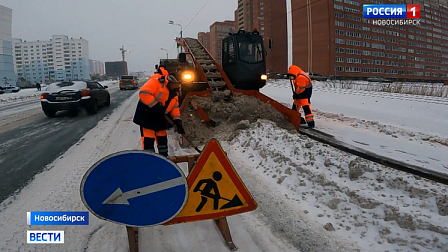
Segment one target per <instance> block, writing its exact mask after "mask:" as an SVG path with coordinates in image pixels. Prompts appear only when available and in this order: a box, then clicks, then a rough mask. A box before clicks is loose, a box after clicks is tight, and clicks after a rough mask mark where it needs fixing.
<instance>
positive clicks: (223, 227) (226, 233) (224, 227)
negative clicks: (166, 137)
mask: <svg viewBox="0 0 448 252" xmlns="http://www.w3.org/2000/svg"><path fill="white" fill-rule="evenodd" d="M225 154H226V156H227V153H225ZM198 158H199V154H196V155H190V156H186V158H185V156H179V157H171V158H170V159H171V161H173V162H175V163H177V161H179V162H185V161H186V160H187V162H188V173H190V172H191V171H192V170H193V167H194V165H195V162H196V161H197V159H198ZM185 159H186V160H185ZM213 222H214V223H215V225H216V227H217V228H218V229H219V232H220V233H221V235H222V238H223V239H224V241H225V244H226V246H227V247H228V248H229V249H230V250H231V251H235V250H237V249H238V247H237V246H235V243H234V242H233V239H232V235H231V233H230V227H229V223H228V222H227V218H226V217H223V218H219V219H215V220H213ZM131 252H132V251H131Z"/></svg>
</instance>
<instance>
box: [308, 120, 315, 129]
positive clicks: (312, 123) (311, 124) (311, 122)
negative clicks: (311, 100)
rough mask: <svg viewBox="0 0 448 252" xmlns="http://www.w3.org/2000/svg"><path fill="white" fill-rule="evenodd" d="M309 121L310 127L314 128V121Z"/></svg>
mask: <svg viewBox="0 0 448 252" xmlns="http://www.w3.org/2000/svg"><path fill="white" fill-rule="evenodd" d="M307 123H308V128H310V129H312V128H314V126H315V125H314V121H309V122H307Z"/></svg>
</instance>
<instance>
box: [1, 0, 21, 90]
mask: <svg viewBox="0 0 448 252" xmlns="http://www.w3.org/2000/svg"><path fill="white" fill-rule="evenodd" d="M12 41H13V40H12V10H11V9H9V8H6V7H4V6H1V5H0V87H9V86H16V84H17V74H16V73H15V72H14V57H13V51H12Z"/></svg>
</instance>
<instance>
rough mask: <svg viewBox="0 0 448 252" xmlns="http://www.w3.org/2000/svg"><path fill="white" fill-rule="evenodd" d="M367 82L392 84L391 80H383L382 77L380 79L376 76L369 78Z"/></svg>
mask: <svg viewBox="0 0 448 252" xmlns="http://www.w3.org/2000/svg"><path fill="white" fill-rule="evenodd" d="M367 81H370V82H386V83H392V81H391V80H388V79H384V78H381V77H378V76H376V77H369V78H367Z"/></svg>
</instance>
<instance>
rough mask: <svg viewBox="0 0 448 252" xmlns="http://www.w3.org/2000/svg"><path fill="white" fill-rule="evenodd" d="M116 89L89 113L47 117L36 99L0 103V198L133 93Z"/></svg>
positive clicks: (42, 168) (55, 156) (30, 176)
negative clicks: (106, 101) (107, 104)
mask: <svg viewBox="0 0 448 252" xmlns="http://www.w3.org/2000/svg"><path fill="white" fill-rule="evenodd" d="M117 90H118V88H117V87H111V88H110V90H109V92H110V94H111V106H110V107H104V108H101V109H100V110H99V111H98V113H97V114H96V115H93V116H90V115H86V114H85V113H80V114H79V115H78V116H77V117H73V116H69V115H68V114H67V113H66V112H60V113H58V115H57V117H56V118H47V117H46V116H45V115H44V113H43V112H42V110H41V108H40V101H39V100H37V101H29V102H28V101H26V102H23V103H17V104H10V105H5V106H2V107H0V126H1V129H0V180H1V181H0V184H1V185H2V186H1V188H0V201H3V200H4V199H5V198H7V197H8V196H9V195H11V194H12V193H14V192H15V191H17V190H18V189H21V188H22V187H23V186H24V185H25V184H27V183H28V181H29V180H30V179H32V178H33V177H34V175H35V174H37V173H39V172H42V171H43V170H44V167H45V166H46V165H47V164H49V163H51V162H52V161H53V160H54V159H56V158H57V157H58V156H60V155H61V154H62V153H64V152H65V151H66V150H67V149H68V148H70V146H72V145H73V144H75V143H76V142H77V141H78V140H79V139H80V138H81V137H82V136H83V135H84V134H85V133H86V132H88V131H89V130H90V129H92V128H94V127H95V126H96V125H97V123H98V121H100V120H102V119H103V118H105V117H107V116H109V115H110V113H111V112H112V111H113V110H114V109H115V108H117V107H118V106H120V105H121V103H122V102H123V101H124V100H126V99H127V98H129V97H130V96H131V95H132V94H133V93H135V92H133V91H117Z"/></svg>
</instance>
